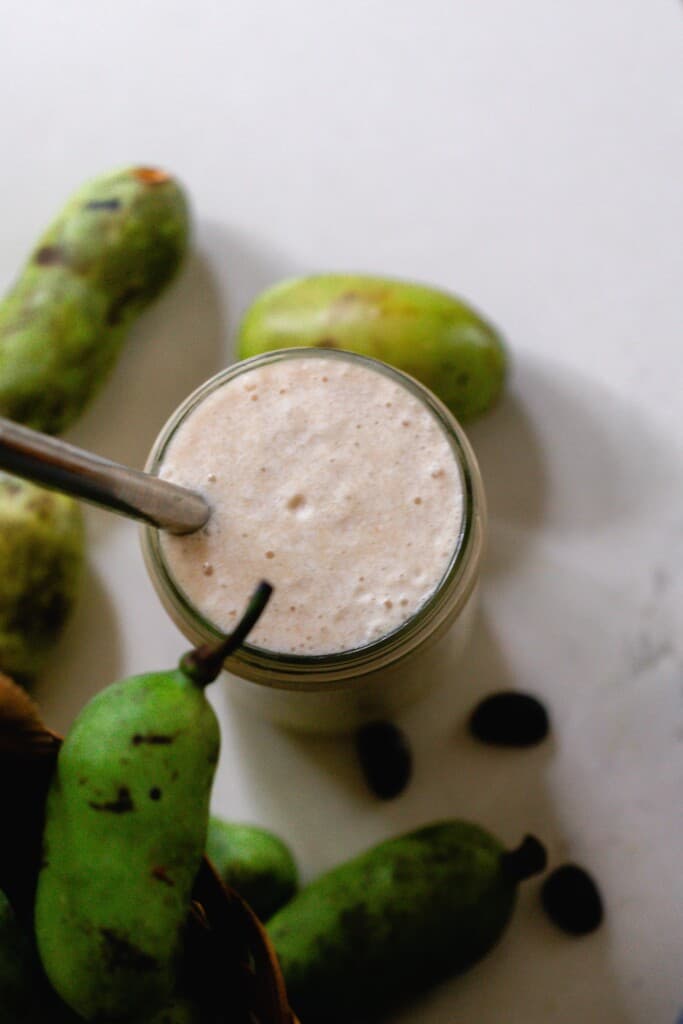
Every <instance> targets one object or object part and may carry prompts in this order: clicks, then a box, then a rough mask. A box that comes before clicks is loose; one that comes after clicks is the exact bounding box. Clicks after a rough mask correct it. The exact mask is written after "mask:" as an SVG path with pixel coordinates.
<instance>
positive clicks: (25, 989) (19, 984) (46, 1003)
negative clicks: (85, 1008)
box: [0, 891, 78, 1024]
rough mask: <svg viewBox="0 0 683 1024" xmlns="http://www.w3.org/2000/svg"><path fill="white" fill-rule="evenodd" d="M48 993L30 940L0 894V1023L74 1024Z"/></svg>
mask: <svg viewBox="0 0 683 1024" xmlns="http://www.w3.org/2000/svg"><path fill="white" fill-rule="evenodd" d="M77 1019H78V1018H77V1017H76V1015H75V1014H74V1013H72V1012H71V1010H69V1008H68V1007H66V1006H64V1005H63V1004H62V1003H61V1002H60V1000H59V999H58V998H57V996H56V995H55V993H54V992H52V991H51V989H50V987H49V985H48V984H47V982H46V980H45V977H44V975H43V972H42V969H41V966H40V961H39V960H38V957H37V955H36V952H35V949H34V947H33V944H32V942H31V939H30V937H29V936H28V935H27V934H26V932H25V931H24V929H23V928H22V927H21V926H20V924H19V922H18V921H17V919H16V917H15V915H14V911H13V910H12V907H11V906H10V904H9V901H8V899H7V897H6V896H5V894H4V893H3V892H1V891H0V1020H1V1021H2V1022H3V1024H5V1022H6V1024H76V1022H77Z"/></svg>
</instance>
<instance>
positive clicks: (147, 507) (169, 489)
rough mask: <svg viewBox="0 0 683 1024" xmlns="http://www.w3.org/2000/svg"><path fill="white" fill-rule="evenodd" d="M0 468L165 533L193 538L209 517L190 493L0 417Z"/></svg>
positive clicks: (207, 510) (205, 506) (206, 507)
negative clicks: (182, 534) (165, 531)
mask: <svg viewBox="0 0 683 1024" xmlns="http://www.w3.org/2000/svg"><path fill="white" fill-rule="evenodd" d="M0 468H1V469H5V470H7V471H8V472H9V473H14V474H15V475H16V476H21V477H25V478H26V479H28V480H32V481H33V482H34V483H37V484H42V485H43V486H44V487H49V488H52V489H53V490H56V491H62V492H63V493H64V494H70V495H71V496H72V497H74V498H82V499H83V501H89V502H92V503H93V504H94V505H101V506H102V507H103V508H106V509H109V510H110V511H111V512H118V513H119V514H120V515H124V516H128V517H129V518H131V519H141V520H142V521H143V522H145V523H150V524H151V525H152V526H157V527H158V528H159V529H160V530H167V531H168V532H169V533H193V532H194V531H195V530H198V529H200V527H202V526H203V525H204V524H205V523H206V521H207V520H208V518H209V515H210V514H211V509H210V508H209V505H208V504H207V502H206V501H205V500H204V498H203V497H202V496H201V495H200V494H197V493H195V492H194V491H189V490H187V489H186V488H185V487H179V486H178V485H177V484H171V483H169V482H168V481H166V480H159V478H158V477H156V476H152V475H151V473H143V472H141V471H140V470H137V469H130V468H129V467H128V466H122V465H121V464H120V463H118V462H112V461H111V460H110V459H105V458H102V457H101V456H100V455H95V454H93V453H92V452H88V451H85V450H84V449H82V448H77V447H76V446H75V445H72V444H67V443H66V442H65V441H59V440H57V438H55V437H50V436H49V435H48V434H41V433H40V432H39V431H37V430H31V429H30V428H29V427H24V426H20V425H19V424H18V423H13V422H12V421H11V420H6V419H2V418H1V417H0Z"/></svg>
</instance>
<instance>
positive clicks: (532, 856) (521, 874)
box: [500, 836, 548, 884]
mask: <svg viewBox="0 0 683 1024" xmlns="http://www.w3.org/2000/svg"><path fill="white" fill-rule="evenodd" d="M547 863H548V855H547V853H546V850H545V846H544V845H543V843H541V842H539V841H538V839H536V837H535V836H525V837H524V839H523V840H522V842H521V843H520V845H519V846H518V847H517V849H516V850H508V852H507V853H504V854H503V856H502V857H501V864H500V866H501V871H502V872H503V877H504V878H505V879H506V881H508V882H513V883H515V884H517V883H518V882H523V881H524V880H525V879H526V878H531V876H532V875H537V874H539V873H540V872H541V871H544V870H545V866H546V864H547Z"/></svg>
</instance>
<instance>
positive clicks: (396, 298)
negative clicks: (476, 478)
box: [237, 274, 506, 420]
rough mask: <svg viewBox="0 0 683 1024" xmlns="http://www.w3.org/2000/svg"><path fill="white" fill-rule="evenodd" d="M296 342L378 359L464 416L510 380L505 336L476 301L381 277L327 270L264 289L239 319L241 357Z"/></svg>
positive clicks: (482, 408) (493, 397) (474, 413)
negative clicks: (474, 304) (480, 311)
mask: <svg viewBox="0 0 683 1024" xmlns="http://www.w3.org/2000/svg"><path fill="white" fill-rule="evenodd" d="M293 346H304V347H311V348H341V349H348V350H349V351H351V352H357V353H359V354H360V355H365V356H372V357H374V358H375V359H380V360H382V362H385V363H389V364H390V365H392V366H395V367H396V368H397V369H399V370H403V372H404V373H408V374H410V376H412V377H415V378H417V380H419V381H421V382H422V383H423V384H426V385H427V387H428V388H430V390H431V391H433V392H434V394H435V395H437V396H438V397H439V398H440V399H441V400H442V402H444V403H445V405H447V406H448V408H449V409H450V410H451V412H452V413H453V414H454V415H455V416H456V417H457V418H458V419H461V420H467V419H470V418H471V417H473V416H477V415H479V414H480V413H483V412H485V411H486V410H487V409H489V408H490V407H491V406H492V405H493V404H494V402H495V401H496V399H497V398H498V396H499V395H500V393H501V390H502V388H503V383H504V380H505V373H506V353H505V348H504V346H503V343H502V341H501V338H500V336H499V334H498V333H497V331H496V330H495V328H494V327H492V326H491V324H489V323H487V322H486V321H485V320H483V319H482V317H481V316H480V315H479V314H478V313H476V312H475V311H474V310H473V309H472V308H471V307H470V306H468V305H466V304H465V303H464V302H463V301H462V300H460V299H458V298H456V297H454V296H453V295H449V294H448V293H446V292H442V291H438V290H437V289H435V288H428V287H425V286H424V285H419V284H412V283H409V282H406V281H395V280H391V279H388V278H382V277H367V276H361V275H356V274H323V275H317V276H313V277H301V278H296V279H293V280H290V281H284V282H283V283H281V284H278V285H276V286H275V287H273V288H270V289H268V290H267V291H265V292H263V293H262V294H261V295H260V296H259V297H258V298H257V299H256V301H255V302H254V303H253V305H252V306H251V307H250V308H249V309H248V310H247V313H246V315H245V316H244V319H243V320H242V323H241V325H240V329H239V336H238V342H237V350H238V356H239V358H240V359H246V358H248V357H249V356H254V355H259V354H260V353H262V352H270V351H273V350H274V349H280V348H292V347H293Z"/></svg>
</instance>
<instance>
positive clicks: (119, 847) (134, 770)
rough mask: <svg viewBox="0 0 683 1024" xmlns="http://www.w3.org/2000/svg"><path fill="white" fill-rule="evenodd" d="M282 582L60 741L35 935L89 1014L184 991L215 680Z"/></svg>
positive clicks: (62, 985)
mask: <svg viewBox="0 0 683 1024" xmlns="http://www.w3.org/2000/svg"><path fill="white" fill-rule="evenodd" d="M271 590H272V588H271V587H270V586H269V584H267V583H265V582H262V583H261V584H260V585H259V586H258V587H257V588H256V590H255V591H254V593H253V595H252V597H251V600H250V601H249V604H248V606H247V609H246V611H245V613H244V615H243V616H242V618H241V619H240V620H239V622H238V623H237V625H236V626H235V629H234V630H233V632H232V633H231V634H230V635H229V636H227V637H225V638H224V640H223V641H222V642H220V643H218V644H217V645H215V646H209V645H206V646H203V647H199V648H197V649H196V650H194V651H190V652H189V653H188V654H186V655H184V657H183V658H182V659H181V661H180V664H179V667H178V668H177V669H175V670H169V671H167V672H149V673H145V674H144V675H137V676H131V677H130V678H129V679H124V680H122V681H121V682H119V683H114V684H113V685H111V686H109V687H107V688H106V689H105V690H102V691H101V692H100V693H99V694H97V696H95V697H94V698H93V699H92V700H91V701H90V702H89V703H88V704H87V705H86V706H85V708H84V709H83V710H82V711H81V713H80V714H79V715H78V717H77V718H76V720H75V722H74V724H73V726H72V727H71V729H70V730H69V733H68V734H67V736H66V739H65V740H64V742H63V744H62V746H61V748H60V751H59V757H58V759H57V766H56V770H55V772H54V775H53V778H52V782H51V784H50V789H49V792H48V797H47V802H46V812H45V829H44V833H43V849H42V866H41V870H40V873H39V876H38V886H37V891H36V900H35V934H36V942H37V946H38V952H39V955H40V959H41V961H42V964H43V967H44V969H45V972H46V974H47V976H48V978H49V980H50V983H51V984H52V987H53V988H54V989H55V991H56V992H57V993H58V994H59V996H60V997H61V998H62V999H63V1000H64V1002H65V1003H67V1005H68V1006H70V1007H72V1009H74V1010H75V1011H76V1012H77V1013H78V1014H80V1015H81V1016H82V1017H83V1018H84V1019H85V1020H87V1021H97V1022H104V1021H107V1022H109V1021H116V1022H119V1021H121V1022H123V1021H125V1020H135V1021H137V1020H138V1019H139V1018H140V1017H141V1016H143V1017H144V1015H147V1016H153V1015H154V1014H155V1013H160V1012H161V1011H162V1010H163V1009H164V1008H168V1004H169V1002H170V1001H171V1000H172V999H173V998H174V997H175V996H176V995H177V994H178V988H177V982H178V978H179V973H180V967H181V959H182V952H183V937H184V932H185V926H186V922H187V918H188V913H189V910H190V899H191V892H192V886H193V884H194V880H195V877H196V875H197V872H198V870H199V868H200V865H201V862H202V858H203V856H204V850H205V848H206V836H207V830H208V822H209V800H210V796H211V786H212V784H213V777H214V772H215V769H216V763H217V761H218V753H219V747H220V735H219V729H218V721H217V719H216V715H215V713H214V711H213V709H212V707H211V705H210V703H209V702H208V700H207V699H206V696H205V693H204V688H205V687H206V686H207V685H208V684H209V683H211V682H212V681H213V680H214V679H216V678H217V676H218V675H219V674H220V672H221V669H222V666H223V662H224V660H225V658H226V657H228V656H229V655H230V654H231V653H232V652H233V651H234V650H236V648H237V647H238V646H240V645H241V643H242V642H243V640H244V638H245V637H246V636H247V634H248V632H249V631H250V629H251V628H252V627H253V625H254V623H255V622H256V621H257V620H258V618H259V616H260V615H261V613H262V611H263V609H264V608H265V606H266V603H267V601H268V599H269V597H270V593H271Z"/></svg>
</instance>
